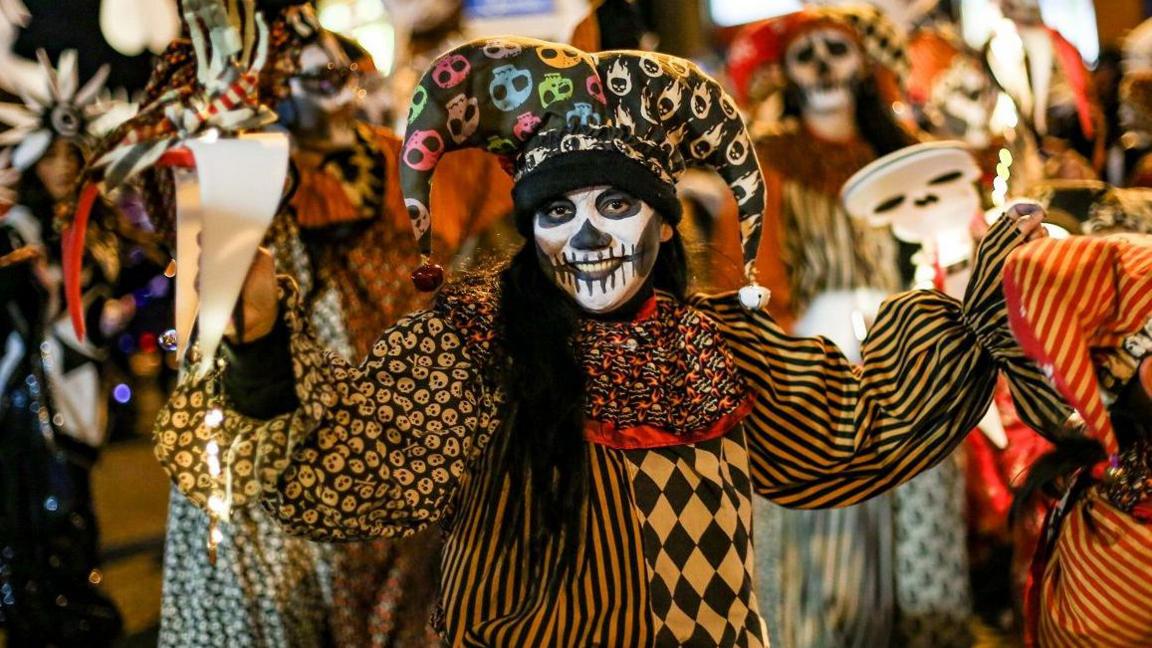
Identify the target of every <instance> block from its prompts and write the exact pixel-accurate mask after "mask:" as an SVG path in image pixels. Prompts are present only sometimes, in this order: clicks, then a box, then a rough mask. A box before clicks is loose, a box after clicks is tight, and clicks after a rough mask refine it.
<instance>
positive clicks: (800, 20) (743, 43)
mask: <svg viewBox="0 0 1152 648" xmlns="http://www.w3.org/2000/svg"><path fill="white" fill-rule="evenodd" d="M817 27H833V28H836V29H840V30H842V31H844V33H846V34H848V35H850V36H852V37H853V38H854V39H857V40H859V39H858V38H857V36H856V32H855V31H854V30H853V29H852V28H851V27H848V26H847V25H845V24H844V23H842V22H839V21H837V20H836V19H835V18H834V15H833V14H831V13H829V12H828V11H827V10H824V9H813V8H808V9H803V10H801V11H796V12H793V13H790V14H785V15H783V16H779V17H777V18H770V19H768V20H762V21H760V22H756V23H752V24H750V25H748V26H747V27H745V28H744V29H742V30H741V31H740V33H739V34H737V36H736V39H735V40H734V41H732V47H731V49H729V50H728V78H729V79H730V80H731V81H732V89H733V90H734V91H735V93H734V94H735V96H736V100H737V101H739V102H741V103H742V104H745V105H747V104H748V102H749V101H750V100H751V98H750V97H749V90H751V87H750V86H751V84H752V80H753V79H754V78H755V76H756V72H757V71H758V70H759V69H760V68H761V67H765V66H770V65H782V64H783V62H784V52H785V51H786V50H787V49H788V44H789V43H791V42H792V41H793V40H794V39H795V38H796V37H797V36H799V35H801V34H803V33H806V32H809V31H812V30H813V29H816V28H817Z"/></svg>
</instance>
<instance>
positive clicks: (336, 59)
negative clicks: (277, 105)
mask: <svg viewBox="0 0 1152 648" xmlns="http://www.w3.org/2000/svg"><path fill="white" fill-rule="evenodd" d="M288 83H289V87H290V88H291V92H292V98H293V100H294V101H295V102H296V109H297V111H298V113H299V114H298V116H297V119H298V122H299V127H300V128H302V129H304V130H313V129H317V128H321V127H322V126H323V125H324V124H325V123H327V122H328V121H329V120H331V119H333V118H335V117H337V115H339V114H341V113H344V112H347V113H348V114H349V115H351V110H352V109H353V108H354V107H355V103H356V100H357V90H358V88H357V86H356V80H355V78H354V75H353V74H352V71H351V69H350V68H349V61H348V57H347V56H345V55H344V53H343V52H342V51H340V49H339V44H338V43H336V42H334V41H325V42H320V43H313V44H311V45H308V46H307V47H304V48H303V49H302V50H301V51H300V72H299V73H298V74H297V75H296V76H294V77H291V78H290V79H289V81H288Z"/></svg>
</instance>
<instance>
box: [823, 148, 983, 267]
mask: <svg viewBox="0 0 1152 648" xmlns="http://www.w3.org/2000/svg"><path fill="white" fill-rule="evenodd" d="M979 180H980V167H979V166H978V165H977V164H976V160H975V158H973V157H972V154H971V153H969V152H968V151H967V149H965V148H964V147H962V146H960V145H959V144H958V143H954V142H953V143H949V142H933V143H929V144H919V145H916V146H911V147H908V148H905V149H902V150H900V151H896V152H895V153H891V154H889V155H887V156H884V157H882V158H880V159H879V160H876V161H875V162H873V163H871V164H869V165H868V166H866V167H864V168H863V169H861V170H860V171H859V172H857V174H856V175H854V176H853V177H852V178H850V179H849V180H848V182H847V183H845V185H844V207H845V209H847V211H848V213H849V214H850V215H852V216H853V217H854V218H859V219H863V220H866V221H867V222H868V224H869V225H872V226H873V227H886V226H891V227H892V233H893V234H894V235H895V236H896V238H898V239H900V240H902V241H906V242H909V243H923V244H928V245H931V244H933V243H935V242H938V241H940V240H941V239H942V238H949V239H951V238H956V237H967V232H968V227H969V224H970V223H971V221H972V217H973V215H974V214H976V213H978V212H980V211H981V205H980V191H979V189H978V188H977V186H976V182H977V181H979Z"/></svg>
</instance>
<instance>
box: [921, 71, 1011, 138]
mask: <svg viewBox="0 0 1152 648" xmlns="http://www.w3.org/2000/svg"><path fill="white" fill-rule="evenodd" d="M995 107H996V92H995V91H994V89H993V85H992V80H991V79H990V78H988V75H987V74H985V73H984V71H983V70H982V69H980V68H979V67H977V66H976V65H975V64H974V63H973V62H972V61H969V60H965V59H962V60H958V61H957V62H956V63H953V65H952V66H951V67H950V68H948V70H947V71H945V72H944V73H943V74H942V75H941V77H940V80H939V81H937V82H936V83H935V84H933V86H932V92H931V94H930V95H929V97H928V100H927V101H926V102H925V104H924V113H925V115H926V116H927V118H928V120H929V121H930V122H931V123H932V130H933V132H934V133H935V134H937V135H940V136H943V137H957V138H960V139H962V140H964V141H965V142H967V143H968V144H969V145H971V146H972V147H973V148H976V149H982V148H984V147H986V146H988V145H989V143H990V142H991V139H992V133H991V131H990V130H989V127H988V124H989V120H990V119H991V117H992V111H993V110H994V109H995Z"/></svg>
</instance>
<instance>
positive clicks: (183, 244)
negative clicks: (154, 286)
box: [176, 133, 289, 376]
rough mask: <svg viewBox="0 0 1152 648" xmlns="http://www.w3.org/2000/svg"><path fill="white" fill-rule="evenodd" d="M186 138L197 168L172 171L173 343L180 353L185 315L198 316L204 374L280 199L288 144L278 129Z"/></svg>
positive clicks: (187, 332) (187, 329)
mask: <svg viewBox="0 0 1152 648" xmlns="http://www.w3.org/2000/svg"><path fill="white" fill-rule="evenodd" d="M186 145H187V147H188V148H189V149H190V150H191V151H192V154H193V157H194V158H195V159H196V171H195V181H194V182H193V181H192V179H191V177H190V176H183V177H181V175H180V174H178V175H177V178H178V187H180V189H179V190H178V193H177V204H178V207H177V228H176V236H177V249H176V276H177V280H176V333H177V348H178V353H180V354H181V356H182V355H183V353H184V352H185V351H186V349H187V348H188V342H189V339H190V337H191V329H192V323H193V322H194V321H195V322H198V323H199V340H200V366H199V368H198V370H197V373H198V374H199V375H200V376H203V375H205V374H206V373H207V372H208V371H209V370H210V369H211V368H212V364H213V362H214V361H215V358H216V352H217V350H218V349H219V347H220V341H221V340H222V339H223V337H224V331H225V329H226V328H227V327H228V322H229V320H230V319H231V317H232V311H233V309H234V307H235V305H236V302H237V300H238V299H239V297H240V292H241V290H242V288H243V286H244V279H245V277H246V276H247V273H248V268H249V266H250V265H251V264H252V259H253V258H254V257H255V255H256V249H257V248H258V247H259V246H260V242H261V240H263V238H264V233H265V232H266V231H267V230H268V226H269V225H270V224H271V223H272V218H273V216H275V215H276V210H277V208H278V207H279V205H280V201H281V197H282V195H283V192H284V180H285V178H286V177H287V175H288V149H289V147H288V137H287V135H285V134H283V133H254V134H250V135H243V136H241V137H239V138H236V139H217V140H204V139H197V140H189V141H188V142H186ZM197 276H199V278H200V285H199V290H197V287H196V285H195V281H196V277H197Z"/></svg>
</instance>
